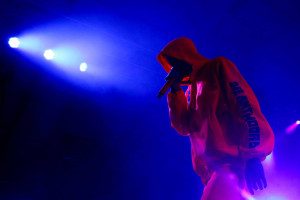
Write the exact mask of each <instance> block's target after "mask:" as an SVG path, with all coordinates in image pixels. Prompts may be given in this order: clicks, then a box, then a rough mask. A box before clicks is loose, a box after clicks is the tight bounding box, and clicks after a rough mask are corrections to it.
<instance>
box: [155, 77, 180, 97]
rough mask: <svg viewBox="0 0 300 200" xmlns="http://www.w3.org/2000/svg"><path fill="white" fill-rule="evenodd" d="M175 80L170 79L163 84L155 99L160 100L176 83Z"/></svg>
mask: <svg viewBox="0 0 300 200" xmlns="http://www.w3.org/2000/svg"><path fill="white" fill-rule="evenodd" d="M176 79H177V78H172V79H169V80H167V82H166V83H165V84H164V86H163V87H162V88H161V89H160V91H159V93H158V95H157V97H158V98H161V97H162V96H164V95H165V94H166V92H167V91H168V90H169V89H170V87H171V85H172V84H173V83H174V82H175V81H176Z"/></svg>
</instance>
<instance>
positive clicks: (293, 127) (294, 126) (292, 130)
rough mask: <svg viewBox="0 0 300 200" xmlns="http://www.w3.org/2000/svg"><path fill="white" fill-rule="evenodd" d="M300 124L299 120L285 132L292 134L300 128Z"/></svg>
mask: <svg viewBox="0 0 300 200" xmlns="http://www.w3.org/2000/svg"><path fill="white" fill-rule="evenodd" d="M299 124H300V120H297V121H296V122H295V123H293V124H292V125H290V126H289V127H287V129H286V130H285V132H286V133H287V134H292V133H293V132H294V131H295V130H296V128H297V127H298V126H299Z"/></svg>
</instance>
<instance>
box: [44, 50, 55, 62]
mask: <svg viewBox="0 0 300 200" xmlns="http://www.w3.org/2000/svg"><path fill="white" fill-rule="evenodd" d="M54 56H55V53H54V52H53V51H52V50H51V49H48V50H46V51H45V52H44V57H45V58H46V59H47V60H51V59H53V58H54Z"/></svg>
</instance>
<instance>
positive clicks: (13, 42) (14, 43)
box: [8, 37, 20, 48]
mask: <svg viewBox="0 0 300 200" xmlns="http://www.w3.org/2000/svg"><path fill="white" fill-rule="evenodd" d="M8 44H9V46H10V47H11V48H18V47H19V45H20V41H19V39H18V38H17V37H12V38H9V41H8Z"/></svg>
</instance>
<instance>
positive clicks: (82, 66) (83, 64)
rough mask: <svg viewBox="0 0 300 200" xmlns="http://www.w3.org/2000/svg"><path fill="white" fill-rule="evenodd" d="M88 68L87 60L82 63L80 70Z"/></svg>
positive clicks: (83, 70)
mask: <svg viewBox="0 0 300 200" xmlns="http://www.w3.org/2000/svg"><path fill="white" fill-rule="evenodd" d="M86 69H87V64H86V63H85V62H83V63H81V64H80V71H82V72H85V71H86Z"/></svg>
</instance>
